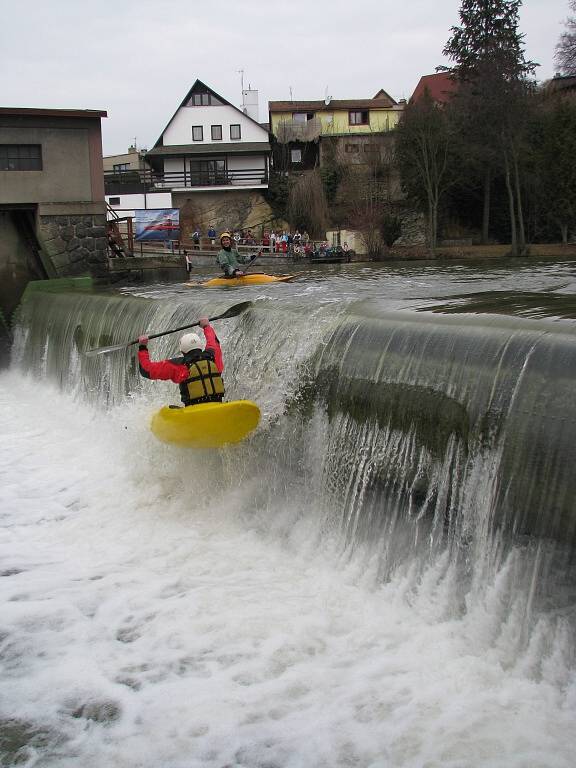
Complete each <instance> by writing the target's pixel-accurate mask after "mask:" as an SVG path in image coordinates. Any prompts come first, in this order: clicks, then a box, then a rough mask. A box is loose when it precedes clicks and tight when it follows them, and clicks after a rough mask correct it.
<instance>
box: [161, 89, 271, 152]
mask: <svg viewBox="0 0 576 768" xmlns="http://www.w3.org/2000/svg"><path fill="white" fill-rule="evenodd" d="M197 85H200V86H202V88H206V90H207V91H208V92H209V93H211V94H212V96H215V97H216V98H217V99H219V100H220V101H221V102H223V103H224V104H227V105H228V106H229V107H232V109H235V110H236V112H239V113H240V114H241V115H242V116H243V117H245V118H246V119H247V120H250V121H251V122H252V123H254V125H257V126H258V127H259V128H262V126H261V125H260V123H259V122H258V121H257V120H254V119H253V118H251V117H250V116H249V115H247V114H246V113H245V112H242V110H241V109H238V107H236V106H234V104H231V103H230V102H229V101H228V100H227V99H225V98H224V97H223V96H220V94H219V93H216V91H214V90H212V88H209V87H208V86H207V85H206V83H203V82H202V80H198V79H196V80H195V81H194V83H193V85H192V87H191V88H190V90H189V91H188V93H187V94H186V96H184V98H183V99H182V101H181V102H180V104H179V105H178V109H177V110H176V112H174V114H173V115H172V117H171V118H170V120H168V122H167V123H166V125H165V126H164V130H163V131H162V133H161V134H160V136H159V137H158V140H157V141H156V143H155V144H154V146H153V147H152V149H155V148H156V147H158V146H161V144H160V141H161V139H162V136H164V134H165V133H166V131H167V130H168V126H169V125H170V123H171V122H172V120H174V118H175V117H176V115H177V114H178V111H179V110H180V109H181V108H182V107H183V106H184V105H185V104H186V102H187V101H189V100H190V97H191V96H192V92H193V91H194V89H195V88H196V86H197Z"/></svg>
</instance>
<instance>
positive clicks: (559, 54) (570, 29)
mask: <svg viewBox="0 0 576 768" xmlns="http://www.w3.org/2000/svg"><path fill="white" fill-rule="evenodd" d="M568 5H569V7H570V10H571V11H574V13H576V0H570V1H569V3H568ZM555 61H556V64H557V66H558V67H559V68H560V70H561V72H562V74H564V75H576V16H569V17H568V18H567V19H566V31H565V32H563V33H562V35H561V36H560V41H559V42H558V45H557V46H556V58H555Z"/></svg>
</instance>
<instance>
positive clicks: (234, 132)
mask: <svg viewBox="0 0 576 768" xmlns="http://www.w3.org/2000/svg"><path fill="white" fill-rule="evenodd" d="M230 138H231V139H240V138H241V133H240V125H239V124H238V123H237V124H232V125H231V126H230Z"/></svg>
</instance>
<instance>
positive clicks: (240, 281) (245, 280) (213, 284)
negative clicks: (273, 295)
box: [184, 272, 301, 288]
mask: <svg viewBox="0 0 576 768" xmlns="http://www.w3.org/2000/svg"><path fill="white" fill-rule="evenodd" d="M299 274H301V273H300V272H298V273H296V274H295V275H266V274H264V272H250V273H249V274H247V275H242V277H213V278H211V279H210V280H205V281H204V282H202V283H198V282H191V283H184V285H187V286H189V287H191V288H198V287H200V288H222V287H225V288H230V287H232V286H237V285H265V284H266V283H287V282H289V281H290V280H294V278H295V277H298V275H299Z"/></svg>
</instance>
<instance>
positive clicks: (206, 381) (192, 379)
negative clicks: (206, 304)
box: [138, 317, 224, 405]
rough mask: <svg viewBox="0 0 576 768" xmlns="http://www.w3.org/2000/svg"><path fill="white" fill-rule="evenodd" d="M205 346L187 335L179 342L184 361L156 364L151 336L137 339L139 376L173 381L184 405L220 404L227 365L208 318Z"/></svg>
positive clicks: (204, 320)
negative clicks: (177, 386) (150, 350)
mask: <svg viewBox="0 0 576 768" xmlns="http://www.w3.org/2000/svg"><path fill="white" fill-rule="evenodd" d="M199 325H200V327H201V328H202V330H203V331H204V338H205V343H204V342H203V341H202V339H201V338H200V336H198V334H197V333H186V334H185V335H184V336H182V338H181V339H180V352H181V353H182V356H181V357H174V358H172V359H169V360H160V361H158V362H153V361H152V360H150V354H149V352H148V336H146V335H142V336H140V337H139V338H138V343H139V347H138V363H139V368H140V374H141V375H142V376H144V377H145V378H147V379H161V380H163V381H173V382H174V383H175V384H179V385H180V397H181V399H182V402H183V403H184V405H196V404H198V403H210V402H221V401H222V398H223V396H224V382H223V380H222V376H221V374H222V371H223V370H224V361H223V359H222V349H221V347H220V342H219V341H218V337H217V336H216V333H215V331H214V328H212V326H211V325H210V323H209V321H208V318H207V317H202V318H200V321H199Z"/></svg>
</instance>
